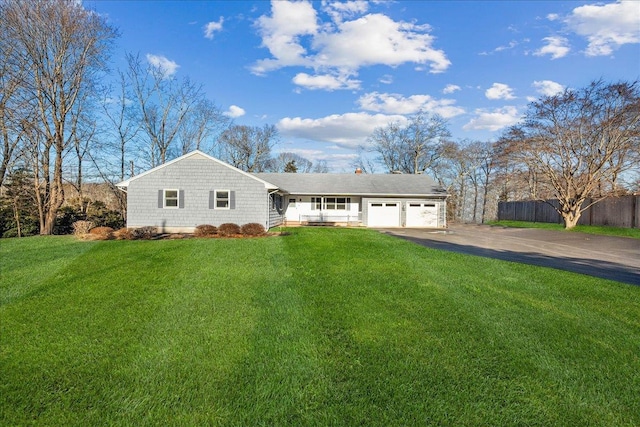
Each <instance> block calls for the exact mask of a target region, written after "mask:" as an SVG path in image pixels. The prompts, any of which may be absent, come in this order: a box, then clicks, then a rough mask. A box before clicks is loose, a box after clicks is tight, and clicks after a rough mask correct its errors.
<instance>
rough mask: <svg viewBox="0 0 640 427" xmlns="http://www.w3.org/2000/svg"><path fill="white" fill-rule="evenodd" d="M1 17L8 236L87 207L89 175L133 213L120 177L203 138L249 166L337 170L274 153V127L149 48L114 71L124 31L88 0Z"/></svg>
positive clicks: (3, 208) (0, 217) (0, 179)
mask: <svg viewBox="0 0 640 427" xmlns="http://www.w3.org/2000/svg"><path fill="white" fill-rule="evenodd" d="M0 16H2V19H0V137H1V139H2V145H1V148H0V149H1V152H0V156H1V158H0V159H1V161H0V196H1V197H0V199H1V201H2V203H1V204H0V235H1V234H4V232H5V231H10V234H9V235H21V234H24V233H25V232H26V233H27V234H33V232H34V231H33V230H36V231H35V232H37V233H40V234H52V233H54V232H56V229H55V228H56V226H57V225H56V224H58V223H60V220H61V218H60V217H61V212H62V211H61V209H62V208H63V206H69V205H70V204H72V205H74V206H75V208H76V213H77V214H78V215H79V216H80V217H82V215H86V212H85V210H86V209H84V207H83V206H85V205H86V204H87V203H86V200H85V199H86V198H87V194H86V193H87V191H86V185H87V182H88V181H90V182H95V181H96V180H101V181H103V182H105V183H107V184H108V185H109V186H110V187H111V189H112V194H111V198H112V199H114V198H115V201H114V202H113V203H112V208H113V210H115V211H117V212H120V214H121V216H122V217H123V218H122V219H124V214H125V209H124V207H125V200H124V195H123V194H122V193H121V192H120V191H118V190H117V189H116V188H115V184H116V183H117V182H119V181H122V180H124V179H125V178H127V177H129V176H132V175H134V174H136V173H138V172H139V171H141V170H145V169H149V168H152V167H155V166H158V165H161V164H163V163H165V162H166V161H168V160H171V159H173V158H175V157H177V156H179V155H182V154H185V153H187V152H189V151H192V150H194V149H199V150H202V151H205V152H208V153H210V154H212V155H214V156H216V157H218V158H220V159H222V160H225V161H227V162H228V163H230V164H232V165H233V166H236V167H238V168H240V169H243V170H245V171H248V172H266V171H274V172H278V171H279V172H283V171H285V170H287V171H290V172H293V171H301V172H310V171H314V172H327V171H328V166H327V164H326V162H323V161H320V162H316V163H315V164H314V163H313V162H311V161H310V160H308V159H305V158H303V157H302V156H299V155H297V154H295V153H280V154H278V155H277V156H274V155H273V153H272V149H273V148H274V146H275V145H276V144H277V143H278V141H279V137H278V132H277V129H276V127H275V126H273V125H264V126H262V127H258V126H244V125H236V124H234V123H233V122H232V121H231V120H230V119H229V118H228V117H227V116H225V115H224V113H223V112H222V110H221V109H220V108H219V107H217V106H216V105H215V103H214V102H213V101H211V100H210V99H208V98H207V97H206V95H205V92H204V88H203V86H202V85H201V84H197V83H194V82H192V81H191V80H190V79H189V78H188V77H185V78H177V77H175V76H174V75H172V74H171V72H170V70H168V69H167V68H166V67H163V66H162V65H153V63H152V62H151V61H145V60H143V58H141V57H140V55H137V54H132V53H130V54H127V56H126V67H125V69H124V70H117V71H115V72H114V73H112V71H111V70H110V69H109V65H110V63H111V61H110V55H111V51H112V48H113V44H114V42H115V40H116V39H117V37H118V31H117V29H116V28H114V27H112V26H110V25H109V24H108V23H107V21H106V19H105V18H104V17H103V16H100V15H99V14H97V13H94V12H93V11H91V10H88V9H86V8H85V7H84V6H83V5H82V4H81V2H77V1H75V0H45V1H39V0H24V1H7V0H0ZM105 80H107V81H109V80H111V81H112V82H113V83H111V84H109V85H103V84H102V83H101V82H102V81H105ZM88 175H89V178H90V180H87V176H88ZM65 193H67V194H70V193H73V194H74V200H70V198H69V197H66V196H65ZM27 224H30V225H29V226H28V227H23V225H27ZM27 230H29V231H27ZM58 231H59V230H58Z"/></svg>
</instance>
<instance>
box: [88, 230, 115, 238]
mask: <svg viewBox="0 0 640 427" xmlns="http://www.w3.org/2000/svg"><path fill="white" fill-rule="evenodd" d="M89 234H90V235H91V236H92V237H93V238H94V239H96V240H111V239H113V228H111V227H96V228H92V229H91V231H89Z"/></svg>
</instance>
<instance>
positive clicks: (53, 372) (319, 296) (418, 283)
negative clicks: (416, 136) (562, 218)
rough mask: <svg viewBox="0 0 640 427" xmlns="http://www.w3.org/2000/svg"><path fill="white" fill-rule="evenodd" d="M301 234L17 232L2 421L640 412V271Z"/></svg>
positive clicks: (3, 294) (8, 250)
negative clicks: (95, 237) (153, 237)
mask: <svg viewBox="0 0 640 427" xmlns="http://www.w3.org/2000/svg"><path fill="white" fill-rule="evenodd" d="M290 232H291V234H290V235H286V236H277V237H268V238H257V239H227V240H222V239H213V240H210V239H188V240H162V241H106V242H79V241H75V240H74V239H73V238H71V237H50V238H42V237H35V238H28V239H21V240H18V239H10V240H0V304H1V305H0V425H28V424H35V425H65V426H86V425H116V426H124V425H127V426H129V425H135V426H144V425H163V426H164V425H174V426H189V425H194V426H195V425H198V426H200V425H234V426H255V425H269V426H280V425H295V426H311V425H318V426H325V425H349V426H350V425H380V426H404V425H455V426H461V425H462V426H464V425H468V426H476V425H527V426H534V425H539V426H549V425H567V426H578V425H602V426H611V425H616V426H619V425H628V426H632V425H640V399H638V391H639V390H640V287H634V286H629V285H623V284H620V283H616V282H611V281H606V280H601V279H596V278H591V277H587V276H582V275H578V274H573V273H568V272H563V271H558V270H552V269H545V268H539V267H534V266H528V265H520V264H514V263H508V262H503V261H498V260H491V259H485V258H478V257H471V256H465V255H460V254H455V253H450V252H441V251H436V250H431V249H428V248H424V247H421V246H418V245H415V244H413V243H410V242H407V241H404V240H400V239H396V238H394V237H391V236H388V235H383V234H379V233H377V232H375V231H373V230H362V229H338V228H319V229H318V228H298V229H292V230H290Z"/></svg>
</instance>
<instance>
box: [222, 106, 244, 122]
mask: <svg viewBox="0 0 640 427" xmlns="http://www.w3.org/2000/svg"><path fill="white" fill-rule="evenodd" d="M224 115H225V116H227V117H231V118H232V119H235V118H237V117H242V116H244V115H245V111H244V108H240V107H238V106H237V105H232V106H231V107H229V110H228V111H225V113H224Z"/></svg>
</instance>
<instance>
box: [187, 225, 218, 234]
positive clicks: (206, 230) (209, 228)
mask: <svg viewBox="0 0 640 427" xmlns="http://www.w3.org/2000/svg"><path fill="white" fill-rule="evenodd" d="M217 233H218V228H217V227H216V226H215V225H209V224H202V225H198V226H197V227H196V229H195V231H194V232H193V235H194V236H195V237H211V236H215V235H216V234H217Z"/></svg>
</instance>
